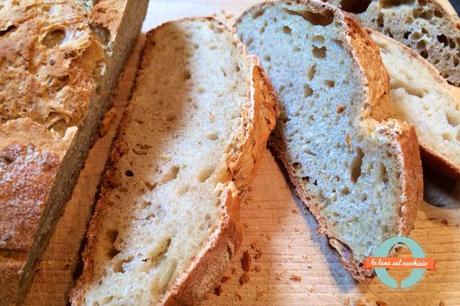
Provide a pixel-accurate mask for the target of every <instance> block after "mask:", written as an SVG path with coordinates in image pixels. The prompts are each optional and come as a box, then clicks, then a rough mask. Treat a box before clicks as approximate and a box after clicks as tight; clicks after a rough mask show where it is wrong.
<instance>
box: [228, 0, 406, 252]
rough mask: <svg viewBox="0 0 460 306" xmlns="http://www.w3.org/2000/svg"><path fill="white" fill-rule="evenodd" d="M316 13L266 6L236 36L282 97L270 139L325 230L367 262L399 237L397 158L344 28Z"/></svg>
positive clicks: (302, 8) (305, 8)
mask: <svg viewBox="0 0 460 306" xmlns="http://www.w3.org/2000/svg"><path fill="white" fill-rule="evenodd" d="M311 12H314V11H313V10H310V7H309V5H308V4H303V5H302V4H300V5H297V4H289V3H280V2H278V3H276V4H275V5H266V6H263V8H262V9H260V10H255V11H253V12H252V13H246V14H245V15H243V17H242V19H241V21H240V22H239V23H238V24H237V32H238V34H239V36H240V39H241V40H242V41H243V42H244V43H245V44H246V45H247V46H248V48H249V50H250V52H252V53H255V54H257V55H258V56H259V58H260V59H261V62H262V66H263V67H264V68H265V70H266V71H267V73H268V75H269V77H270V79H271V81H272V83H273V85H274V88H275V90H276V92H277V93H278V97H279V99H280V108H281V115H280V120H278V122H277V127H276V129H275V137H273V135H272V137H273V138H272V142H273V143H274V144H275V147H277V151H281V152H280V153H281V154H282V155H284V156H285V157H286V158H287V160H288V162H289V163H290V166H292V168H293V169H294V170H293V171H294V172H295V173H294V176H295V180H296V181H297V183H298V184H299V185H300V186H301V189H302V191H301V192H302V193H305V194H306V195H307V197H310V198H311V201H310V202H309V203H308V205H309V208H310V209H311V210H312V212H313V213H314V214H315V216H316V217H317V218H319V219H320V225H325V226H326V228H327V231H328V234H329V236H331V237H334V238H336V239H338V240H340V241H341V242H342V243H345V244H346V245H347V246H348V247H349V248H350V249H351V251H352V253H353V256H354V259H356V260H357V261H361V260H363V259H364V258H365V257H366V256H368V255H370V254H371V252H372V251H373V250H374V249H375V248H376V247H378V246H379V245H380V244H381V243H382V241H384V240H385V239H387V238H389V237H391V236H395V235H396V234H398V222H399V221H398V220H399V218H400V217H399V201H400V198H399V197H400V194H401V187H400V185H401V184H400V175H401V173H399V171H400V170H399V169H398V167H397V162H396V161H395V154H397V153H396V152H395V151H394V149H392V148H390V147H389V143H390V141H389V140H388V139H386V138H384V137H380V136H378V135H377V134H376V133H375V124H376V122H375V121H374V120H373V119H372V118H370V117H367V118H364V117H362V116H363V103H364V99H366V93H365V91H366V90H367V89H366V87H365V85H363V77H362V75H361V73H360V71H359V68H358V66H357V63H356V61H355V60H354V59H353V58H352V56H351V53H350V51H349V50H347V49H346V48H345V47H344V46H345V45H346V44H347V42H346V38H345V35H346V34H345V30H344V28H343V25H341V24H340V23H339V22H338V21H337V19H336V18H334V20H328V18H330V15H329V14H327V11H326V13H325V14H324V15H323V16H322V17H321V16H320V15H318V14H311ZM331 14H332V13H331ZM328 15H329V17H328ZM309 16H310V17H309ZM287 168H288V171H289V168H290V167H289V166H288V167H287Z"/></svg>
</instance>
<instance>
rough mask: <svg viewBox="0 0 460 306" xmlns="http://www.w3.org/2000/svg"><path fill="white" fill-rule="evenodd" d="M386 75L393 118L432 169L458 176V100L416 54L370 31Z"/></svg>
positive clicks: (459, 107) (459, 131) (459, 130)
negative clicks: (413, 136)
mask: <svg viewBox="0 0 460 306" xmlns="http://www.w3.org/2000/svg"><path fill="white" fill-rule="evenodd" d="M371 38H372V39H373V40H374V42H375V43H376V44H377V45H378V46H379V47H380V55H381V56H382V60H383V63H384V65H385V67H386V69H387V71H388V73H389V75H390V87H391V90H390V96H391V101H392V103H393V108H394V110H395V113H394V117H395V118H397V119H400V120H404V121H406V122H407V123H409V124H411V125H413V126H414V127H415V129H416V131H417V137H418V141H419V143H420V146H421V148H422V153H424V155H426V157H427V161H428V162H430V163H431V164H432V166H433V167H434V169H436V170H438V171H440V172H441V173H446V174H449V175H451V176H454V177H459V176H460V101H459V100H458V98H457V97H456V96H455V95H454V94H453V92H452V88H450V85H449V84H448V83H447V82H446V81H445V79H443V78H442V77H441V76H440V75H439V72H438V71H437V70H436V68H434V67H433V66H431V65H430V64H429V63H428V62H427V61H426V60H424V59H423V58H422V57H421V56H419V55H418V54H417V53H415V52H414V51H412V50H411V49H409V48H407V47H405V46H404V45H402V44H400V43H398V42H397V41H395V40H393V39H391V38H389V37H386V36H385V35H382V34H380V33H378V32H375V31H372V33H371Z"/></svg>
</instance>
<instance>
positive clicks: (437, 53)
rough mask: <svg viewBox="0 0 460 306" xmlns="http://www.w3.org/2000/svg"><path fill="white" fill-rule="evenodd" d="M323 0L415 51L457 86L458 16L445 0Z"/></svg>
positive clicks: (459, 66)
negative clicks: (350, 13)
mask: <svg viewBox="0 0 460 306" xmlns="http://www.w3.org/2000/svg"><path fill="white" fill-rule="evenodd" d="M325 1H326V2H329V3H331V4H334V5H337V6H339V7H341V8H342V9H343V10H345V11H348V12H352V13H355V14H356V17H358V18H359V20H360V21H361V22H362V24H363V25H364V26H366V27H369V28H372V29H374V30H377V31H380V32H382V33H384V34H386V35H388V36H390V37H391V38H394V39H395V40H397V41H399V42H401V43H403V44H404V45H406V46H408V47H410V48H412V49H413V50H415V51H417V53H419V54H420V55H421V56H422V57H424V58H425V59H427V60H428V61H429V62H430V63H431V64H432V65H434V66H435V67H436V68H437V69H438V70H439V71H440V72H441V75H442V76H443V77H444V78H446V79H447V81H449V83H451V84H454V85H456V86H460V53H459V50H460V19H459V18H458V15H457V14H456V13H455V11H454V10H453V8H452V7H451V6H450V5H449V4H448V0H445V1H442V0H325ZM446 2H447V3H446Z"/></svg>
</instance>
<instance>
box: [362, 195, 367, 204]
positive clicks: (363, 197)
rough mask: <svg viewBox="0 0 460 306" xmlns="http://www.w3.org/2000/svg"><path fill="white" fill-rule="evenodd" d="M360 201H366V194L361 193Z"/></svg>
mask: <svg viewBox="0 0 460 306" xmlns="http://www.w3.org/2000/svg"><path fill="white" fill-rule="evenodd" d="M361 201H363V202H366V201H367V194H365V193H364V194H362V195H361Z"/></svg>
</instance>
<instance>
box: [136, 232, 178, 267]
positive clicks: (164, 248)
mask: <svg viewBox="0 0 460 306" xmlns="http://www.w3.org/2000/svg"><path fill="white" fill-rule="evenodd" d="M171 241H172V239H171V238H164V239H162V240H161V241H160V242H158V244H157V246H156V247H155V248H154V249H152V250H150V251H149V252H147V254H146V255H147V258H145V259H144V260H143V261H144V262H145V264H144V267H143V270H144V272H147V271H149V270H150V269H152V268H153V267H155V266H156V265H157V264H158V263H160V262H161V261H162V260H163V259H164V257H165V255H166V253H167V252H168V250H169V247H170V246H171Z"/></svg>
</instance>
